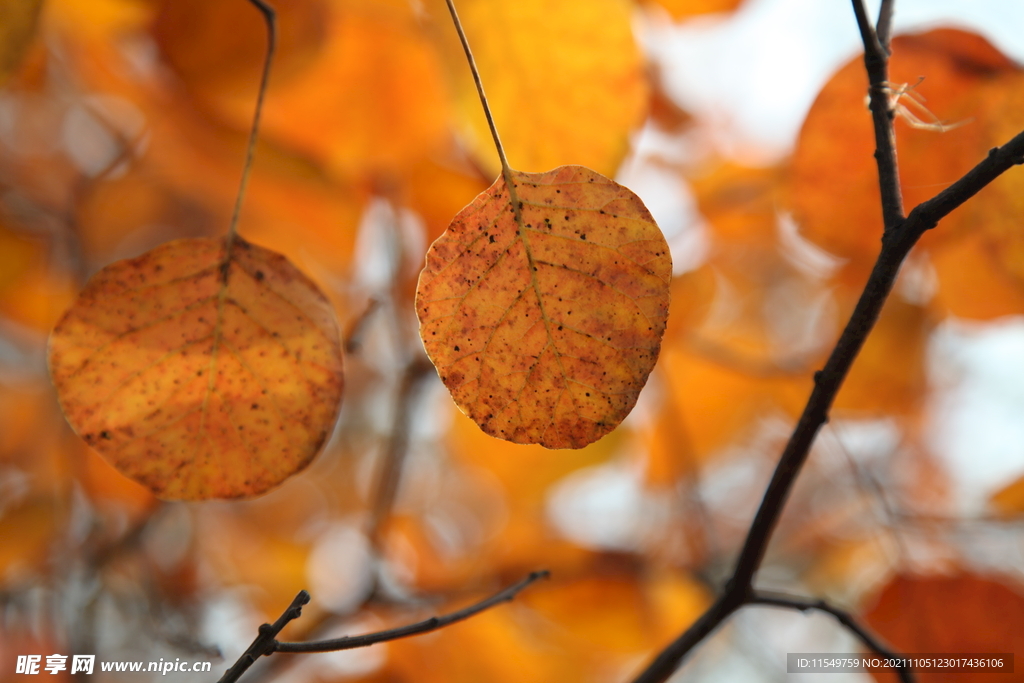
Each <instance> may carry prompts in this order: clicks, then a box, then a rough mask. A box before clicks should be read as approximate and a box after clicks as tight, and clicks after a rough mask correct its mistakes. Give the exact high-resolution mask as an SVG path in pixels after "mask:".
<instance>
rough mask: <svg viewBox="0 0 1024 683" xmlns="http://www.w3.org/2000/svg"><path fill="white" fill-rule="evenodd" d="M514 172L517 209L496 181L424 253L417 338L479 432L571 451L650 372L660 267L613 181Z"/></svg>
mask: <svg viewBox="0 0 1024 683" xmlns="http://www.w3.org/2000/svg"><path fill="white" fill-rule="evenodd" d="M512 177H513V178H515V179H516V180H517V181H518V182H516V185H515V190H516V194H517V195H518V198H519V207H518V211H517V210H516V207H514V206H513V204H512V201H511V200H510V199H509V195H508V192H507V190H506V188H505V181H504V178H503V177H502V178H499V179H498V180H497V181H496V182H495V183H494V184H493V185H492V186H491V187H490V188H489V189H488V190H487V191H486V192H484V193H482V194H481V195H480V196H478V197H477V198H476V199H475V200H474V201H473V203H471V204H470V205H469V206H467V207H466V208H465V209H463V210H462V211H461V212H460V213H459V214H458V215H457V216H456V217H455V219H454V220H453V221H452V223H451V225H450V226H449V227H448V230H447V231H445V233H444V234H443V235H442V236H441V237H440V238H439V239H438V240H437V241H436V242H434V244H433V246H432V247H431V248H430V251H429V252H428V253H427V265H426V267H425V268H424V270H423V272H422V273H421V275H420V281H419V286H418V288H417V293H416V312H417V314H418V315H419V319H420V336H421V337H422V338H423V343H424V345H425V346H426V349H427V354H428V355H429V356H430V359H431V360H432V361H433V363H434V365H435V366H436V367H437V369H438V373H439V374H440V376H441V379H442V380H443V381H444V383H445V385H446V386H447V387H448V389H449V391H451V392H452V397H453V398H454V399H455V402H456V403H457V404H458V405H459V407H460V408H461V409H462V410H463V411H464V412H466V413H467V414H468V415H469V416H470V417H471V418H473V420H474V421H476V423H477V424H479V425H480V427H481V428H482V429H483V430H484V431H485V432H487V433H488V434H491V435H492V436H497V437H500V438H503V439H507V440H509V441H515V442H516V443H539V444H540V445H542V446H546V447H548V448H581V447H583V446H585V445H587V444H588V443H591V442H593V441H596V440H597V439H599V438H601V437H602V436H604V435H605V434H607V433H608V432H609V431H611V430H612V429H614V428H615V427H616V425H618V424H619V422H621V421H622V419H623V418H624V417H625V416H626V415H627V414H628V413H629V411H630V410H631V409H632V408H633V405H634V404H635V403H636V399H637V396H638V395H639V393H640V389H641V388H643V385H644V383H645V382H646V381H647V375H648V374H649V373H650V371H651V369H652V368H653V367H654V363H655V361H656V360H657V358H658V349H659V347H660V345H661V336H662V333H663V332H664V331H665V324H666V321H667V317H668V304H669V282H670V278H671V275H672V258H671V256H670V255H669V251H668V245H667V244H666V243H665V238H664V237H663V236H662V234H661V231H660V230H659V229H658V227H657V225H656V224H655V223H654V220H653V219H652V218H651V215H650V213H648V211H647V209H646V208H645V207H644V205H643V203H642V202H641V201H640V199H639V198H638V197H637V196H636V195H634V194H633V193H632V192H630V191H629V190H627V189H626V188H624V187H622V186H621V185H618V184H617V183H615V182H613V181H611V180H608V179H607V178H604V177H602V176H600V175H599V174H597V173H595V172H593V171H591V170H589V169H586V168H583V167H580V166H563V167H561V168H556V169H554V170H552V171H548V172H547V173H540V174H530V173H522V172H519V171H513V172H512ZM517 218H518V219H519V222H520V223H521V225H517Z"/></svg>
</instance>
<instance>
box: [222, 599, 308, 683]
mask: <svg viewBox="0 0 1024 683" xmlns="http://www.w3.org/2000/svg"><path fill="white" fill-rule="evenodd" d="M308 602H309V593H307V592H306V591H299V594H298V595H296V596H295V599H294V600H292V604H290V605H288V609H286V610H285V611H284V612H283V613H282V614H281V616H280V617H278V618H277V621H275V622H274V623H273V624H263V625H262V626H260V630H259V635H258V636H256V640H254V641H252V645H250V646H249V649H247V650H246V651H245V652H243V653H242V656H241V657H239V658H238V661H236V662H235V664H234V666H232V667H231V668H230V669H228V670H227V671H226V672H224V675H223V676H221V679H220V681H218V683H234V681H237V680H238V679H239V677H240V676H241V675H242V674H244V673H245V672H246V670H247V669H248V668H249V667H250V666H252V665H253V663H255V661H256V660H257V659H259V658H260V657H262V656H263V655H269V654H271V653H273V652H274V648H275V647H276V646H277V640H275V639H276V638H277V634H278V633H280V632H281V629H283V628H284V627H285V626H286V625H287V624H288V622H290V621H292V620H293V619H296V618H298V617H299V615H301V614H302V606H303V605H305V604H306V603H308Z"/></svg>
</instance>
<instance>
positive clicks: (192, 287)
mask: <svg viewBox="0 0 1024 683" xmlns="http://www.w3.org/2000/svg"><path fill="white" fill-rule="evenodd" d="M225 249H226V246H225V242H224V241H223V240H214V239H205V238H204V239H188V240H177V241H174V242H169V243H167V244H164V245H161V246H160V247H157V248H156V249H153V250H152V251H149V252H147V253H145V254H143V255H142V256H139V257H138V258H134V259H129V260H125V261H118V262H117V263H113V264H111V265H109V266H107V267H106V268H104V269H103V270H101V271H100V272H99V273H97V274H96V275H95V276H94V277H93V278H92V279H91V280H90V281H89V283H88V284H87V285H86V287H85V289H83V290H82V292H81V294H79V296H78V299H77V300H76V301H75V303H74V305H72V307H71V308H70V309H69V310H68V311H67V313H65V314H64V317H63V318H62V319H61V320H60V322H59V323H57V326H56V327H55V328H54V330H53V333H52V335H51V336H50V349H49V352H50V372H51V374H52V376H53V383H54V386H55V387H56V389H57V395H58V398H59V399H60V403H61V407H62V408H63V409H64V414H65V415H66V416H67V419H68V422H70V423H71V426H72V427H73V428H74V429H75V431H76V432H77V433H78V434H79V435H80V436H81V437H82V438H83V439H84V440H85V441H86V442H87V443H88V444H89V445H90V446H92V447H93V448H95V449H96V450H97V451H99V452H100V454H101V455H103V457H104V458H106V459H107V460H108V461H109V462H110V463H111V464H112V465H114V467H116V468H117V469H118V470H120V471H121V472H122V473H123V474H125V475H127V476H129V477H131V478H132V479H135V480H136V481H138V482H140V483H142V484H144V485H145V486H147V487H149V488H150V489H151V490H152V491H153V492H154V493H156V494H157V495H158V496H160V497H161V498H165V499H185V500H200V499H206V498H237V497H242V496H253V495H256V494H259V493H262V492H264V491H266V490H267V489H269V488H271V487H273V486H275V485H277V484H279V483H281V482H282V481H284V480H285V479H287V478H288V477H289V476H291V475H293V474H295V473H296V472H298V471H299V470H301V469H302V468H304V467H305V466H306V465H307V464H309V462H310V461H311V460H312V459H313V457H314V456H315V455H316V453H317V451H319V450H320V447H321V446H322V445H323V443H324V441H325V440H326V439H327V436H328V434H330V431H331V428H332V425H333V423H334V419H335V416H336V414H337V410H338V406H339V404H340V402H341V392H342V386H343V379H342V366H341V347H340V341H339V335H338V326H337V322H336V320H335V318H334V313H333V311H332V310H331V307H330V305H329V304H328V302H327V300H326V299H325V298H324V296H323V294H322V293H321V292H320V290H319V289H318V288H317V287H316V285H315V284H313V282H312V281H311V280H309V279H308V278H307V277H305V276H304V275H303V274H302V273H300V272H299V271H298V270H297V269H296V268H295V267H294V266H293V265H291V264H290V263H289V262H288V261H287V260H286V259H285V258H284V257H283V256H281V255H280V254H276V253H274V252H271V251H268V250H266V249H263V248H261V247H257V246H255V245H251V244H248V243H247V242H245V241H244V240H242V239H241V238H235V240H234V243H233V246H232V248H231V254H230V257H229V258H225Z"/></svg>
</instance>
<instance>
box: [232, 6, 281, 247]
mask: <svg viewBox="0 0 1024 683" xmlns="http://www.w3.org/2000/svg"><path fill="white" fill-rule="evenodd" d="M249 2H251V3H252V4H253V5H254V6H255V7H256V9H258V10H259V11H260V13H261V14H263V19H264V21H265V22H266V25H267V54H266V58H265V59H264V60H263V73H262V75H261V76H260V89H259V91H258V92H257V94H256V107H255V109H254V111H253V115H252V128H250V129H249V141H248V143H247V144H246V148H245V162H244V163H243V165H242V179H241V181H240V182H239V185H238V194H237V195H236V196H235V208H234V209H233V210H232V212H231V223H229V224H228V248H227V250H226V251H225V254H227V256H226V257H225V258H228V259H229V258H231V246H232V242H233V241H234V239H235V233H236V232H237V231H238V219H239V217H240V216H241V214H242V200H243V199H244V198H245V188H246V186H247V185H248V184H249V172H250V171H251V170H252V160H253V155H254V154H255V153H256V140H257V138H258V137H259V130H260V115H261V114H262V113H263V99H264V97H266V94H267V84H268V83H269V82H270V65H271V64H272V63H273V61H274V52H275V50H276V49H277V13H276V12H274V8H273V7H271V6H270V5H268V4H267V3H266V2H264V0H249Z"/></svg>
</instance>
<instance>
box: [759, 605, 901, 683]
mask: <svg viewBox="0 0 1024 683" xmlns="http://www.w3.org/2000/svg"><path fill="white" fill-rule="evenodd" d="M747 604H749V605H769V606H771V607H783V608H788V609H795V610H800V611H801V612H806V611H807V610H812V609H816V610H818V611H821V612H827V613H829V614H831V615H832V616H833V617H835V618H836V621H838V622H839V623H840V624H842V625H843V626H845V627H846V628H847V629H848V630H849V631H850V632H851V633H853V634H854V635H855V636H857V638H859V639H860V642H862V643H864V645H866V646H867V647H868V648H870V649H871V650H873V651H875V652H877V653H878V654H880V655H882V657H885V658H886V659H901V655H899V654H897V653H896V652H894V651H893V650H891V649H889V648H887V647H885V646H884V645H883V644H882V643H881V642H879V641H878V639H877V638H875V636H874V635H873V634H872V633H871V632H870V631H868V630H867V628H865V627H864V626H861V625H860V624H859V623H858V622H857V620H856V619H854V618H853V617H852V616H850V613H849V612H846V611H845V610H841V609H839V608H838V607H833V606H832V605H830V604H828V603H827V602H825V601H824V600H820V599H818V600H816V599H811V598H801V597H797V596H793V595H785V594H782V593H774V592H763V593H762V592H758V593H755V594H754V595H753V596H751V598H750V600H748V601H747ZM893 670H894V671H895V672H896V675H897V676H899V678H900V680H901V681H902V682H903V683H914V674H913V673H912V672H911V670H910V667H909V666H898V667H894V668H893Z"/></svg>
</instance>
